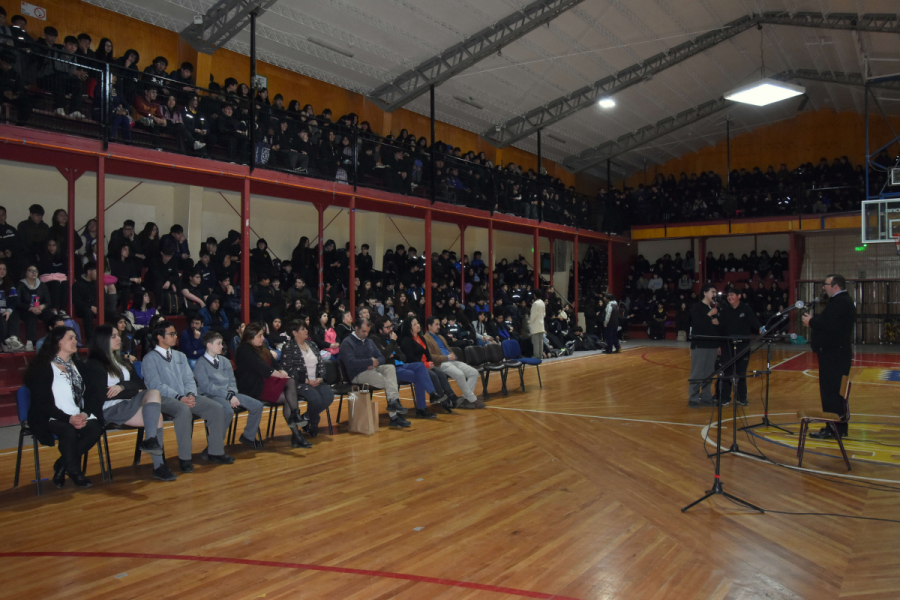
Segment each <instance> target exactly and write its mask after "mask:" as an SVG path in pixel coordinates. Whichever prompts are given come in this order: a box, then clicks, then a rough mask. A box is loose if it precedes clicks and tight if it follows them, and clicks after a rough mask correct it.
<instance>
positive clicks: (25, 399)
mask: <svg viewBox="0 0 900 600" xmlns="http://www.w3.org/2000/svg"><path fill="white" fill-rule="evenodd" d="M16 408H17V409H18V413H19V426H20V429H19V449H18V452H17V453H16V474H15V477H14V479H13V487H19V472H20V470H21V466H22V447H23V445H24V442H25V436H26V435H30V436H31V441H32V442H33V443H34V483H35V487H36V488H37V495H38V496H40V495H41V494H42V493H43V492H42V490H41V457H40V455H39V454H38V439H37V437H35V435H34V432H32V431H31V428H30V427H29V426H28V409H30V408H31V390H29V389H28V388H27V387H25V386H24V385H23V386H22V387H20V388H19V389H18V390H17V391H16ZM107 452H108V450H107ZM97 453H98V454H99V456H100V473H101V477H102V478H103V481H106V464H107V463H106V462H105V461H104V458H103V444H101V443H100V442H97ZM86 467H87V455H85V456H84V466H83V467H82V470H84V469H85V468H86ZM110 480H111V477H110Z"/></svg>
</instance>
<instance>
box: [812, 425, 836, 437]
mask: <svg viewBox="0 0 900 600" xmlns="http://www.w3.org/2000/svg"><path fill="white" fill-rule="evenodd" d="M809 437H811V438H815V439H817V440H832V439H834V432H833V431H832V430H831V427H823V428H822V429H820V430H819V431H816V432H815V433H811V434H809Z"/></svg>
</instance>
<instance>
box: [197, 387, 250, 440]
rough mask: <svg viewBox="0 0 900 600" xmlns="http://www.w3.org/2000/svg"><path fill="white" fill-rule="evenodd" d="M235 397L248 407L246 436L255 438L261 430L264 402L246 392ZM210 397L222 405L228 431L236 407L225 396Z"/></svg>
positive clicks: (245, 427) (245, 426)
mask: <svg viewBox="0 0 900 600" xmlns="http://www.w3.org/2000/svg"><path fill="white" fill-rule="evenodd" d="M235 397H236V398H237V399H238V400H239V401H240V403H241V406H243V407H244V408H246V409H247V424H246V425H244V437H246V438H247V439H248V440H255V439H256V432H257V431H259V424H260V422H262V412H263V403H262V402H260V401H259V400H257V399H256V398H251V397H250V396H247V395H244V394H236V395H235ZM208 398H209V399H210V400H212V401H213V402H216V403H218V404H219V405H220V406H221V407H222V414H223V416H224V419H225V430H226V432H227V430H228V427H229V426H230V424H231V420H232V419H233V418H234V409H233V408H231V402H229V401H228V400H226V399H225V398H224V397H218V396H208Z"/></svg>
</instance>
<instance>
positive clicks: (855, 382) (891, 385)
mask: <svg viewBox="0 0 900 600" xmlns="http://www.w3.org/2000/svg"><path fill="white" fill-rule="evenodd" d="M810 371H818V369H806V370H805V371H803V374H804V375H806V376H807V377H811V378H812V379H818V378H819V376H818V375H813V374H811V373H810ZM861 384H865V385H880V386H887V387H892V388H896V387H897V384H896V383H878V382H877V381H854V382H853V385H861Z"/></svg>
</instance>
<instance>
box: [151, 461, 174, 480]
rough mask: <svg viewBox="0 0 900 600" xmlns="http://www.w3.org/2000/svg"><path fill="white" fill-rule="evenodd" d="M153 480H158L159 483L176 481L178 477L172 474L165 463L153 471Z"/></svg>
mask: <svg viewBox="0 0 900 600" xmlns="http://www.w3.org/2000/svg"><path fill="white" fill-rule="evenodd" d="M153 479H159V480H160V481H175V480H176V479H178V476H177V475H175V473H173V472H172V469H170V468H169V466H168V465H167V464H166V463H163V464H161V465H159V466H158V467H156V468H155V469H153Z"/></svg>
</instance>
